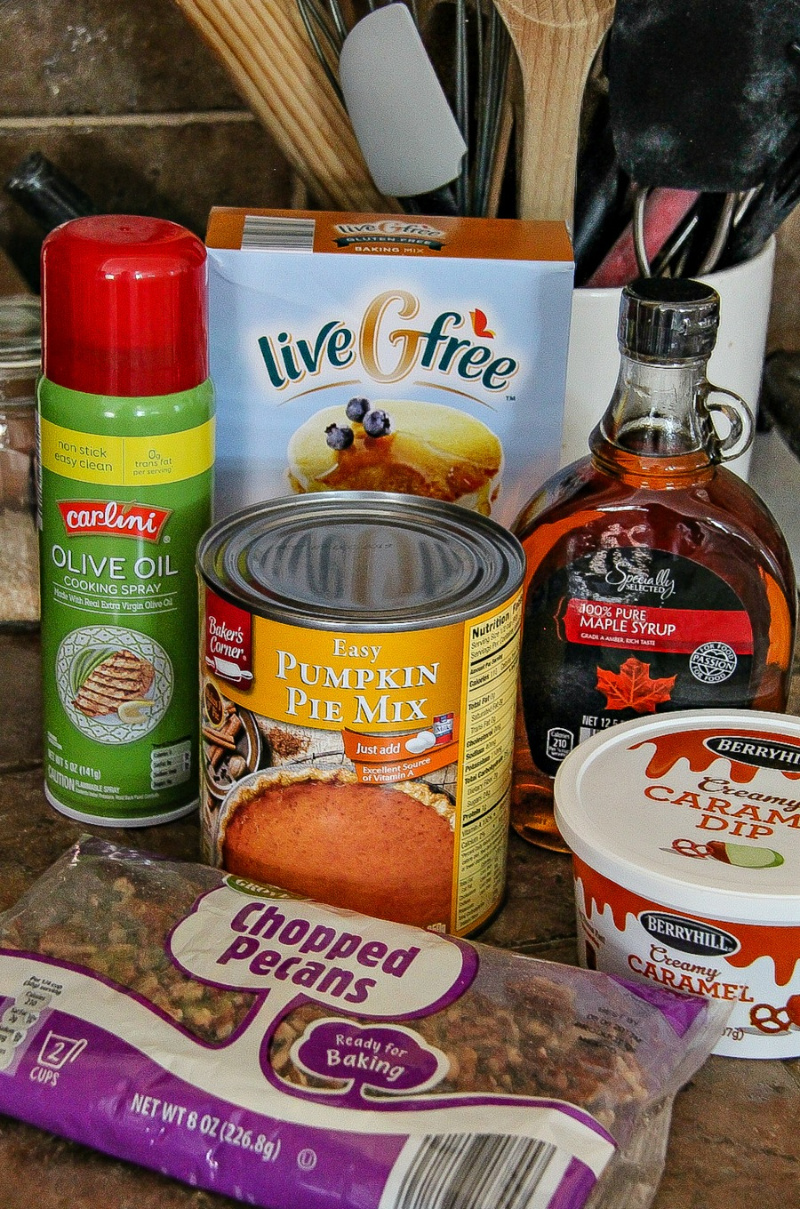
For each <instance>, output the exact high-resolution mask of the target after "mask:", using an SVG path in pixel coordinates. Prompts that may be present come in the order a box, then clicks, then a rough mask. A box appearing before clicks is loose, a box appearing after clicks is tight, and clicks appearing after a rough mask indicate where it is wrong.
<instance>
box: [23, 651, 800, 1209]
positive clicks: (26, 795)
mask: <svg viewBox="0 0 800 1209" xmlns="http://www.w3.org/2000/svg"><path fill="white" fill-rule="evenodd" d="M38 656H39V644H38V639H37V637H36V636H11V635H0V705H1V708H2V725H1V726H0V909H4V908H5V907H7V906H9V905H10V904H11V903H13V902H14V901H15V900H16V899H17V898H18V897H19V895H20V894H21V893H22V892H23V890H25V889H26V888H27V887H28V886H29V885H30V883H31V882H32V881H33V880H34V878H36V877H37V876H38V875H39V874H40V873H41V872H42V871H43V870H44V869H45V868H46V867H47V866H48V865H49V864H51V863H52V862H53V861H54V860H55V859H56V857H58V856H59V855H60V854H61V853H62V852H63V851H64V849H65V848H67V847H68V846H69V845H70V844H71V843H72V842H73V841H74V840H75V839H76V838H77V836H78V835H79V834H80V833H81V832H86V831H87V830H92V828H87V827H86V826H85V825H84V824H79V823H74V822H72V821H71V820H70V819H67V818H64V817H63V816H61V815H59V814H57V813H56V812H55V811H54V810H52V809H51V808H50V807H49V806H48V805H47V803H46V802H45V798H44V794H43V792H42V787H41V781H42V773H41V741H40V729H41V728H40V709H39V665H38ZM794 710H795V712H797V704H795V706H794ZM98 833H99V834H103V835H106V836H108V837H109V838H112V839H117V840H121V841H122V842H125V843H128V844H130V843H133V844H135V845H136V846H138V847H142V848H149V849H152V850H155V851H158V852H161V853H164V854H167V855H170V856H177V857H187V858H192V859H193V858H196V855H197V843H198V832H197V823H196V821H195V820H194V819H189V820H182V821H180V822H178V823H172V824H168V825H166V826H162V827H151V828H144V829H141V830H138V831H135V832H130V831H127V832H123V831H111V832H109V831H108V830H107V829H105V828H103V829H98ZM481 939H482V940H484V941H488V942H490V943H493V944H498V945H502V946H505V947H508V948H513V949H516V950H519V951H520V952H523V953H532V954H535V955H536V956H537V957H546V958H550V959H552V960H555V961H565V962H574V961H575V960H576V957H575V921H574V916H573V905H572V886H571V878H570V864H569V859H568V858H567V857H563V856H559V855H556V854H554V853H548V852H542V851H539V850H538V849H535V848H532V847H529V846H528V845H527V844H524V843H523V842H522V841H521V840H518V839H517V838H516V837H513V838H512V842H511V861H510V878H509V891H508V900H507V903H506V905H505V907H504V909H503V911H502V913H501V914H500V916H499V917H498V918H497V919H496V920H495V922H494V923H493V924H492V926H491V928H490V929H489V930H488V931H487V932H486V933H484V935H483V936H482V937H481ZM798 1121H800V1061H795V1062H779V1061H764V1062H755V1061H742V1060H735V1059H726V1058H710V1059H709V1060H708V1062H707V1063H706V1065H705V1066H704V1067H703V1068H702V1070H701V1071H700V1072H699V1073H698V1075H697V1077H696V1078H695V1079H694V1080H693V1081H692V1083H691V1084H690V1085H689V1086H688V1087H687V1088H686V1089H685V1090H684V1091H683V1092H681V1094H680V1095H679V1096H678V1098H677V1101H676V1104H675V1112H674V1118H673V1127H672V1133H671V1139H670V1146H669V1152H668V1155H667V1166H666V1172H665V1175H664V1179H663V1181H662V1184H661V1187H660V1189H659V1192H658V1194H657V1197H656V1200H655V1204H654V1209H800V1145H798V1141H797V1136H798V1133H797V1129H798V1125H797V1123H798ZM234 1204H235V1202H233V1201H229V1200H227V1198H224V1197H221V1196H216V1195H213V1194H211V1193H206V1192H200V1191H198V1190H197V1189H192V1188H188V1187H184V1186H183V1185H180V1184H177V1183H175V1182H174V1181H172V1180H169V1179H166V1178H165V1177H163V1176H160V1175H158V1174H156V1173H154V1172H151V1171H145V1170H143V1169H141V1168H136V1167H133V1166H131V1165H129V1164H127V1163H123V1162H119V1161H116V1160H114V1159H109V1158H107V1157H106V1156H105V1155H102V1154H99V1153H95V1152H93V1151H89V1150H86V1149H84V1148H83V1147H81V1146H76V1145H73V1144H71V1143H69V1142H64V1141H62V1140H61V1139H58V1138H54V1137H52V1136H50V1135H49V1134H46V1133H42V1132H40V1131H39V1130H37V1129H33V1128H31V1127H30V1126H27V1125H22V1124H20V1123H19V1122H16V1121H13V1120H10V1119H9V1118H6V1117H0V1209H31V1206H35V1209H67V1207H68V1209H156V1207H158V1209H216V1207H217V1206H219V1207H222V1206H225V1205H230V1206H233V1205H234ZM611 1209H614V1207H611Z"/></svg>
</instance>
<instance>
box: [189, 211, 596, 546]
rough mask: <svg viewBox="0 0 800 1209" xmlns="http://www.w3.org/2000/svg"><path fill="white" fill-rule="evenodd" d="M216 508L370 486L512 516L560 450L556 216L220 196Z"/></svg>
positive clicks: (568, 266)
mask: <svg viewBox="0 0 800 1209" xmlns="http://www.w3.org/2000/svg"><path fill="white" fill-rule="evenodd" d="M206 243H207V245H208V253H209V292H210V342H211V375H212V378H213V380H214V383H215V386H216V390H217V403H218V430H217V514H218V516H224V515H226V514H227V513H230V512H233V511H235V510H236V509H238V508H242V507H245V506H246V505H249V504H252V503H256V502H258V501H260V500H264V499H269V498H273V497H275V496H281V495H287V494H291V493H297V494H303V493H305V492H318V491H337V490H352V489H357V490H381V491H399V492H405V493H409V494H413V495H423V496H429V497H432V498H434V499H441V500H448V501H450V502H453V503H457V504H461V505H464V506H466V507H469V508H475V509H477V510H478V511H480V512H482V513H484V514H486V515H489V514H491V515H492V516H493V517H494V518H495V519H496V520H499V521H500V522H501V523H502V524H506V525H510V524H511V523H512V522H513V520H514V518H515V517H516V515H517V513H518V512H519V510H520V508H521V507H522V505H523V504H524V503H525V501H526V500H527V498H528V497H529V496H530V495H531V494H532V492H533V491H534V490H535V489H536V488H537V487H538V486H540V484H541V483H542V482H543V481H544V480H545V479H546V478H547V477H548V476H549V475H550V474H551V473H552V472H553V471H554V470H556V469H557V467H558V462H559V449H560V441H561V424H562V413H563V402H564V383H565V377H566V361H567V343H568V336H569V317H570V306H571V296H572V271H573V263H572V250H571V246H570V242H569V237H568V235H567V231H566V228H565V227H564V225H563V224H562V223H555V222H528V221H519V220H512V219H470V218H444V217H433V218H423V217H413V218H412V217H406V216H401V217H398V216H396V215H394V216H388V215H379V214H346V213H341V214H338V213H323V212H318V211H297V210H245V209H232V208H224V207H220V208H215V209H214V210H212V212H211V217H210V220H209V226H208V233H207V238H206Z"/></svg>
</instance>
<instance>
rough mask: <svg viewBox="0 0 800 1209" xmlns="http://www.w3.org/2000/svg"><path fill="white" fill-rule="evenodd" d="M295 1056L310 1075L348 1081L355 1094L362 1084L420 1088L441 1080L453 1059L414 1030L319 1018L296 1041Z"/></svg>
mask: <svg viewBox="0 0 800 1209" xmlns="http://www.w3.org/2000/svg"><path fill="white" fill-rule="evenodd" d="M292 1058H293V1059H294V1061H295V1062H296V1064H297V1065H298V1066H299V1067H300V1068H301V1069H302V1070H304V1071H306V1073H307V1074H309V1075H317V1076H319V1077H321V1078H323V1079H332V1080H335V1081H336V1083H337V1084H339V1085H341V1084H342V1083H343V1082H344V1083H345V1087H344V1089H343V1094H344V1095H345V1096H346V1095H347V1094H348V1093H350V1092H351V1091H353V1092H355V1096H356V1098H358V1096H359V1095H360V1094H361V1090H362V1088H374V1089H377V1090H378V1091H382V1092H409V1091H422V1090H424V1089H426V1088H428V1087H431V1086H432V1085H433V1084H435V1083H436V1082H438V1080H439V1079H440V1078H442V1077H443V1075H444V1074H445V1073H446V1072H447V1069H448V1067H449V1063H448V1061H447V1059H446V1058H445V1056H444V1054H443V1053H442V1052H441V1051H440V1050H437V1049H434V1048H433V1047H431V1046H427V1045H425V1044H424V1043H423V1042H421V1041H420V1038H419V1037H417V1036H416V1035H415V1034H414V1033H412V1032H409V1031H408V1030H406V1029H403V1028H397V1027H390V1026H386V1025H359V1024H355V1023H352V1022H349V1021H344V1020H320V1021H317V1022H315V1023H314V1024H312V1025H310V1027H309V1028H308V1029H307V1030H306V1032H305V1034H304V1036H303V1037H302V1038H301V1039H300V1041H298V1043H297V1044H296V1045H295V1046H294V1047H293V1050H292Z"/></svg>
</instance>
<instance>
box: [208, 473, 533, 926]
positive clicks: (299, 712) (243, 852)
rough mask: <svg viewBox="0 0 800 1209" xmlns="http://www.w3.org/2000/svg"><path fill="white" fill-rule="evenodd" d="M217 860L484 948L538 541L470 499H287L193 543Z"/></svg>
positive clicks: (365, 495)
mask: <svg viewBox="0 0 800 1209" xmlns="http://www.w3.org/2000/svg"><path fill="white" fill-rule="evenodd" d="M198 566H199V574H200V587H201V591H200V597H201V609H202V617H201V651H200V663H201V724H202V735H203V761H202V764H203V787H202V795H201V816H202V832H203V846H204V856H205V859H206V860H208V861H209V862H210V863H212V864H215V865H217V866H219V867H222V868H224V869H226V870H228V872H230V873H235V874H238V875H240V876H242V877H245V878H252V879H253V880H255V881H259V882H267V883H272V884H276V885H279V886H282V887H285V888H286V889H287V890H288V891H290V892H292V893H294V894H298V895H308V896H309V897H313V898H316V899H320V900H322V901H324V902H328V903H331V904H333V905H334V906H339V907H346V908H349V909H352V910H356V911H363V912H367V913H369V914H372V915H377V916H381V917H383V918H387V919H392V920H395V921H397V922H399V923H408V924H416V925H420V926H422V927H426V928H430V929H432V930H434V931H438V932H451V933H454V934H456V935H460V936H461V935H467V934H470V933H472V932H474V931H476V929H478V928H480V927H481V926H482V925H483V924H484V923H486V921H487V920H488V919H489V918H490V917H491V915H492V914H493V913H494V912H495V910H496V909H497V907H498V906H499V905H500V902H501V899H502V896H503V890H504V884H505V869H506V852H507V842H508V840H507V834H508V815H509V794H510V784H511V757H512V743H513V730H514V712H515V695H516V680H517V668H518V658H519V637H520V625H521V584H522V579H523V573H524V555H523V552H522V548H521V547H520V545H519V543H518V542H517V540H516V538H514V537H513V536H512V535H511V534H510V533H509V532H508V531H507V530H505V529H503V528H502V527H501V526H500V525H498V524H497V523H496V522H494V521H492V520H490V519H489V518H487V517H484V516H481V515H478V514H476V513H473V512H468V511H467V510H466V509H463V508H460V507H458V506H456V505H452V504H446V503H442V502H439V501H433V500H428V499H423V498H421V497H413V496H406V495H394V494H386V493H382V492H360V491H359V492H354V491H347V492H330V493H328V492H326V493H325V494H324V495H323V494H320V495H312V496H307V497H287V498H283V499H276V500H271V501H269V502H267V503H264V504H259V505H257V506H255V507H252V508H248V509H246V510H245V511H242V512H239V513H236V514H235V515H233V516H230V517H227V518H226V519H225V520H224V521H221V522H220V523H219V524H217V525H216V526H214V527H213V528H212V529H211V530H209V532H208V533H207V534H206V536H205V537H204V539H203V541H202V542H201V544H200V548H199V551H198Z"/></svg>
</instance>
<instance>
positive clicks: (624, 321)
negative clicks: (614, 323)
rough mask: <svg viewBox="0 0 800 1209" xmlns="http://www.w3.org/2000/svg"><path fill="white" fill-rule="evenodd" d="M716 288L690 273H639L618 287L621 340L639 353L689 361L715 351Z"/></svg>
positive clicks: (659, 358)
mask: <svg viewBox="0 0 800 1209" xmlns="http://www.w3.org/2000/svg"><path fill="white" fill-rule="evenodd" d="M718 327H719V294H718V293H717V291H716V290H715V289H713V288H712V286H710V285H706V284H705V283H704V282H702V281H692V280H691V279H688V278H680V277H676V278H669V277H641V278H639V279H638V280H637V281H632V282H631V283H630V284H629V285H626V286H625V288H624V289H623V291H622V300H621V303H620V312H619V329H618V335H619V343H620V347H621V348H622V349H623V350H625V351H626V352H629V353H633V355H634V356H637V357H653V358H656V359H657V360H664V361H691V360H694V359H696V358H698V357H708V356H710V355H711V352H712V351H713V348H714V345H715V344H716V340H717V328H718Z"/></svg>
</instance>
